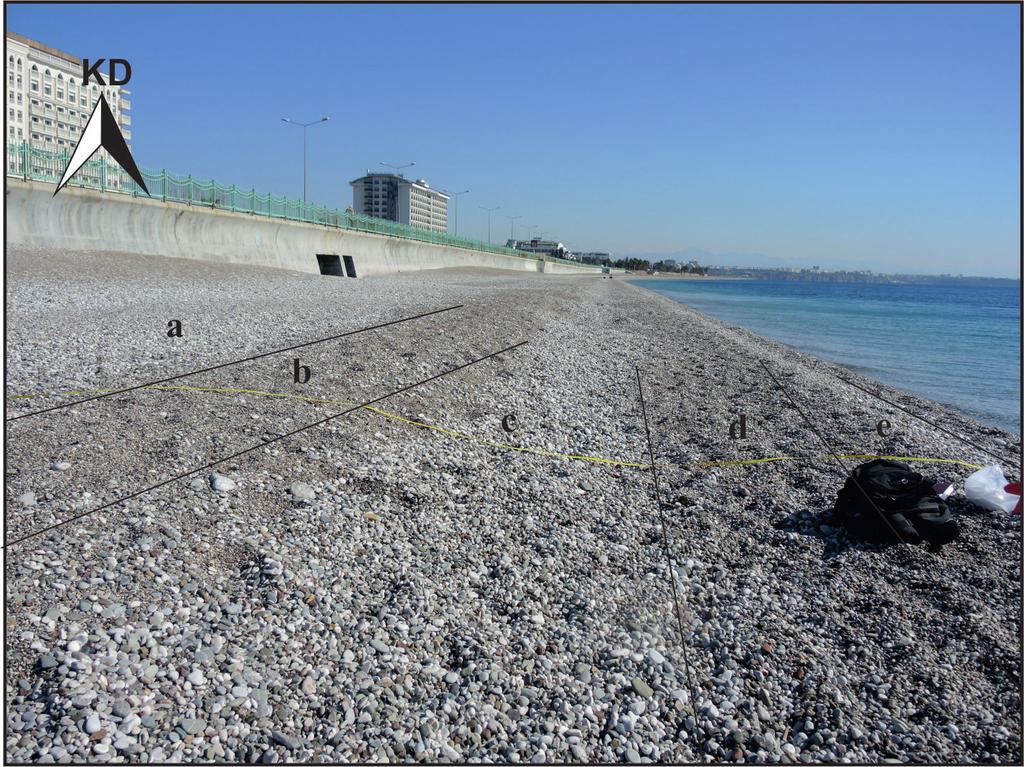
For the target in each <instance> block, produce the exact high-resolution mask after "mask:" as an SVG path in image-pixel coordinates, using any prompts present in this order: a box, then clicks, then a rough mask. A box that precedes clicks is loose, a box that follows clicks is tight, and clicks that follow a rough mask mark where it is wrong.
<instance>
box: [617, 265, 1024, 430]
mask: <svg viewBox="0 0 1024 767" xmlns="http://www.w3.org/2000/svg"><path fill="white" fill-rule="evenodd" d="M637 284H640V285H643V286H644V287H646V288H650V289H652V290H656V291H658V292H659V293H664V294H665V295H667V296H669V297H671V298H674V299H675V300H677V301H680V302H681V303H684V304H687V305H688V306H691V307H693V308H694V309H696V310H698V311H701V312H705V313H706V314H710V315H713V316H715V317H718V318H720V319H723V320H725V321H726V322H730V323H732V324H734V325H740V326H742V327H744V328H746V329H748V330H751V331H753V332H755V333H758V334H761V335H764V336H769V337H771V338H774V339H775V340H777V341H781V342H783V343H785V344H788V345H789V346H792V347H794V348H796V349H799V350H801V351H804V352H808V353H809V354H813V355H815V356H817V357H820V358H822V359H825V360H829V361H831V362H838V363H839V364H841V365H844V366H846V367H848V368H849V369H851V370H854V371H856V372H858V373H860V374H862V375H865V376H868V377H869V378H874V379H876V380H878V381H883V382H885V383H887V384H891V385H893V386H896V387H898V388H900V389H904V390H905V391H909V392H913V393H914V394H918V395H921V396H922V397H927V398H928V399H931V400H934V401H936V402H941V403H943V404H946V405H950V406H952V407H954V408H956V409H958V410H960V411H961V412H963V413H965V414H967V415H969V416H971V417H972V418H974V419H976V420H978V421H981V422H982V423H987V424H990V425H993V426H998V427H1001V428H1003V429H1007V430H1009V431H1012V432H1014V433H1017V434H1019V433H1020V400H1021V389H1020V283H1018V282H1007V283H1005V284H996V285H968V284H960V283H954V282H948V283H940V284H934V283H932V284H910V283H902V284H865V283H840V282H786V281H769V280H716V279H699V280H697V279H693V280H685V279H673V278H660V279H659V278H652V279H641V280H637Z"/></svg>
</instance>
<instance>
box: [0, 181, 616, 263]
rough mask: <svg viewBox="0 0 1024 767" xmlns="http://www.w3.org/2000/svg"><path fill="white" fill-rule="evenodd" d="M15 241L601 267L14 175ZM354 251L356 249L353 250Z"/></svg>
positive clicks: (218, 253)
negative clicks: (58, 189)
mask: <svg viewBox="0 0 1024 767" xmlns="http://www.w3.org/2000/svg"><path fill="white" fill-rule="evenodd" d="M6 181H7V184H6V196H7V237H6V239H7V245H16V246H26V247H55V248H64V249H67V250H103V251H111V252H115V253H137V254H142V255H153V256H170V257H173V258H193V259H198V260H201V261H218V262H227V263H239V264H256V265H259V266H270V267H276V268H279V269H292V270H296V271H302V272H312V273H315V274H318V273H320V265H319V261H318V259H317V256H318V255H322V256H337V257H338V258H339V259H341V264H342V268H345V267H346V266H347V267H349V268H350V269H351V268H354V270H355V273H356V274H357V275H358V276H360V277H365V276H370V275H375V274H394V273H396V272H407V271H420V270H423V269H450V268H453V267H467V266H473V267H485V268H492V269H512V270H516V271H528V272H541V271H543V272H545V273H551V274H579V275H584V274H589V275H595V274H598V273H599V270H598V269H597V268H596V267H585V266H575V265H572V264H562V263H557V262H552V261H546V262H542V261H538V260H535V259H530V258H519V257H516V256H505V255H499V254H495V253H486V252H482V251H477V250H469V249H466V248H457V247H452V246H449V245H435V244H432V243H426V242H416V241H414V240H405V239H401V238H398V237H389V236H386V235H379V234H368V233H365V232H353V231H349V230H345V229H334V228H331V227H327V226H322V225H319V224H307V223H300V222H296V221H284V220H282V219H274V218H267V217H263V216H254V215H251V214H247V213H234V212H231V211H223V210H211V209H209V208H201V207H192V206H188V205H182V204H180V203H170V202H162V201H160V200H151V199H147V198H137V197H135V198H133V197H130V196H127V195H121V194H112V193H103V192H97V191H94V190H90V189H78V188H74V187H66V188H65V189H63V190H62V191H61V193H60V194H58V195H57V196H56V197H54V196H53V186H52V185H51V184H41V183H37V182H31V181H29V182H26V181H21V180H18V179H12V178H8V179H7V180H6ZM346 257H347V258H346Z"/></svg>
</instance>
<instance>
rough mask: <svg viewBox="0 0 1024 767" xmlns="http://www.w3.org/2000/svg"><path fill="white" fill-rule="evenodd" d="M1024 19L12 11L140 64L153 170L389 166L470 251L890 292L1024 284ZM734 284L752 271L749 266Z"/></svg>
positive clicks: (334, 189) (248, 9) (335, 180)
mask: <svg viewBox="0 0 1024 767" xmlns="http://www.w3.org/2000/svg"><path fill="white" fill-rule="evenodd" d="M1019 14H1020V10H1019V7H1018V6H1014V5H1001V6H999V5H990V6H981V7H978V6H975V7H969V6H897V5H865V6H831V5H826V6H814V7H797V6H769V7H751V6H718V7H713V6H685V5H684V6H643V7H629V6H593V7H582V6H546V7H545V6H469V7H467V6H452V5H448V6H432V7H412V6H389V7H370V6H344V5H337V6H242V5H226V6H206V7H203V6H182V5H168V6H155V7H153V6H150V7H147V6H143V5H106V6H103V5H100V6H88V5H78V6H66V5H65V6H50V7H47V6H18V5H8V6H7V19H8V28H9V29H10V30H13V31H16V32H20V33H22V34H25V35H28V36H29V37H33V38H36V39H39V40H41V41H43V42H46V43H48V44H50V45H53V46H56V47H58V48H61V49H64V50H67V51H69V52H71V53H74V54H76V55H79V56H83V57H90V58H95V57H98V56H107V57H110V56H120V57H123V58H127V59H128V60H129V61H131V63H132V66H133V78H132V81H131V83H130V85H129V86H128V87H129V88H130V89H131V90H132V92H133V96H132V102H133V105H132V111H133V118H132V121H133V124H132V132H133V136H132V145H133V149H134V152H135V157H136V160H137V162H138V163H139V164H140V165H142V166H144V167H147V168H160V167H166V168H168V169H170V170H173V171H176V172H181V173H192V174H194V175H196V176H197V177H202V178H215V179H216V180H218V181H223V182H226V183H237V184H239V185H242V186H255V187H257V188H258V189H259V190H261V191H273V192H274V193H276V194H287V195H289V196H292V197H298V196H301V193H302V167H301V162H302V141H301V139H302V137H301V131H300V130H299V129H298V128H295V127H292V126H288V125H285V124H283V123H281V122H280V118H281V116H282V115H287V116H289V117H291V118H293V119H297V120H306V121H308V120H313V119H316V118H318V117H320V116H321V115H329V116H330V117H331V121H330V122H329V123H327V124H326V125H321V126H317V127H315V128H312V129H311V130H310V134H309V136H310V182H309V184H310V198H311V199H312V200H315V201H317V202H323V203H327V204H330V205H332V206H335V205H336V206H340V207H345V206H346V205H348V204H349V203H350V202H351V187H349V185H348V182H349V181H350V180H352V179H354V178H356V177H357V176H359V175H361V174H362V173H363V172H364V171H366V169H367V168H376V169H380V168H379V166H378V162H379V161H381V160H384V161H389V162H395V163H401V162H408V161H409V160H415V161H416V163H417V167H416V168H415V169H413V170H415V171H416V173H415V175H417V176H421V177H424V178H426V179H427V180H428V181H429V182H430V183H431V184H432V185H434V186H438V187H442V188H448V189H452V190H461V189H465V188H467V187H468V188H470V189H471V190H472V191H471V193H470V194H468V195H465V196H463V197H462V198H461V211H460V217H459V229H460V233H462V234H467V235H472V236H477V237H486V231H487V229H486V214H485V213H484V212H483V211H481V210H480V209H479V208H478V206H480V205H486V206H493V205H500V206H501V210H499V211H497V212H496V213H495V216H494V238H495V239H496V240H497V239H498V238H499V237H500V238H501V239H504V238H505V237H507V235H508V232H509V222H508V220H507V219H505V218H504V216H505V215H521V216H523V218H521V219H519V221H518V222H517V226H519V227H520V231H522V229H521V227H522V226H523V225H527V224H539V225H540V227H541V229H542V230H543V231H545V232H547V234H548V235H549V236H551V237H556V238H558V239H560V240H562V241H563V242H565V243H566V244H567V245H569V246H570V247H571V248H572V249H574V250H591V249H593V250H609V251H612V252H613V253H628V252H642V253H671V252H674V251H678V250H681V249H684V248H688V247H689V248H701V249H704V250H707V251H711V252H716V253H740V254H763V255H764V256H767V257H768V258H769V259H772V260H776V261H778V262H780V263H781V262H783V261H786V262H792V263H794V264H798V265H811V264H818V265H821V266H823V267H837V268H843V267H845V268H868V269H875V270H878V271H913V272H947V271H948V272H954V273H958V272H965V273H972V274H988V275H997V276H1019V273H1020V253H1021V250H1020V246H1021V243H1020V77H1019V72H1020V38H1019V29H1020V26H1019V25H1020V20H1019ZM737 260H742V259H737Z"/></svg>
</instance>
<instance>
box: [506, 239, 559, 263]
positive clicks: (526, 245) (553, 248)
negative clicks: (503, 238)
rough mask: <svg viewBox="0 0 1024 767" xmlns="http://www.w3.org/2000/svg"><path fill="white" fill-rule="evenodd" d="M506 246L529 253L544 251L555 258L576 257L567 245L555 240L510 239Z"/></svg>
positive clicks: (544, 253) (543, 252)
mask: <svg viewBox="0 0 1024 767" xmlns="http://www.w3.org/2000/svg"><path fill="white" fill-rule="evenodd" d="M505 247H507V248H514V249H515V250H525V251H526V252H527V253H542V254H543V255H545V256H553V257H554V258H565V259H569V260H574V259H575V258H576V257H575V255H573V254H572V253H571V252H570V251H569V249H568V248H567V247H565V245H563V244H562V243H560V242H556V241H554V240H538V239H532V240H509V241H508V242H506V243H505Z"/></svg>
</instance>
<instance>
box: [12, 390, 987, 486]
mask: <svg viewBox="0 0 1024 767" xmlns="http://www.w3.org/2000/svg"><path fill="white" fill-rule="evenodd" d="M147 389H148V390H150V391H188V392H200V393H209V394H249V395H252V396H254V397H272V398H275V399H296V400H300V401H302V402H308V403H310V404H314V405H340V406H342V407H353V406H354V405H358V404H359V403H358V402H349V401H348V400H336V399H323V398H320V397H310V396H307V395H305V394H291V393H289V392H273V391H262V390H260V389H229V388H225V387H220V386H180V385H179V386H169V385H156V386H146V387H143V388H142V389H139V390H138V391H145V390H147ZM116 391H120V390H119V389H91V390H88V391H68V392H60V393H59V394H58V395H53V394H49V393H45V392H39V393H35V394H12V395H9V396H8V397H7V399H12V400H17V399H32V398H35V397H50V396H66V397H76V396H77V397H81V396H90V395H96V394H110V393H111V392H116ZM362 409H364V410H369V411H371V412H373V413H376V414H377V415H381V416H384V417H385V418H390V419H392V420H394V421H399V422H400V423H404V424H408V425H409V426H415V427H417V428H420V429H429V430H430V431H435V432H438V433H439V434H444V435H445V436H447V437H451V438H452V439H459V440H463V441H465V442H475V443H476V444H478V445H484V446H486V447H493V448H496V449H499V450H510V451H514V452H517V453H530V454H531V455H539V456H543V457H545V458H557V459H562V460H572V461H586V462H588V463H599V464H605V465H607V466H620V467H623V468H630V469H649V468H651V464H649V463H637V462H634V461H619V460H616V459H614V458H602V457H601V456H596V455H575V454H573V453H559V452H555V451H551V450H541V449H540V448H536V447H524V446H522V445H511V444H509V443H507V442H494V441H492V440H489V439H483V438H481V437H474V436H472V435H471V434H464V433H462V432H459V431H455V430H454V429H448V428H445V427H444V426H435V425H434V424H429V423H424V422H422V421H416V420H413V419H412V418H406V417H405V416H403V415H399V414H398V413H391V412H389V411H387V410H381V409H380V408H377V407H373V406H372V405H364V406H363V408H362ZM828 458H839V459H845V460H869V459H872V458H885V459H888V460H891V461H919V462H923V463H951V464H959V465H960V466H965V467H967V468H969V469H980V468H982V467H981V466H978V465H977V464H973V463H968V462H967V461H961V460H959V459H957V458H927V457H923V456H912V455H866V454H864V455H862V454H849V455H824V456H817V457H815V458H813V459H809V458H801V457H799V456H791V455H780V456H774V457H770V458H747V459H744V460H738V461H701V462H698V463H695V464H691V465H689V466H686V465H681V464H657V466H658V468H659V469H712V468H720V467H729V466H754V465H757V464H763V463H775V462H777V461H801V460H825V459H828Z"/></svg>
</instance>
